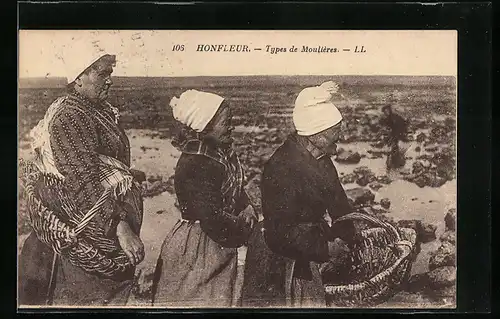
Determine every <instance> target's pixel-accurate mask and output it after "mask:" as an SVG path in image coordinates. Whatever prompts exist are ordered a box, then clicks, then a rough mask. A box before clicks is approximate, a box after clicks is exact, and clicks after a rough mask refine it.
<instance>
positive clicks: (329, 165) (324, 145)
mask: <svg viewBox="0 0 500 319" xmlns="http://www.w3.org/2000/svg"><path fill="white" fill-rule="evenodd" d="M337 92H338V85H337V84H336V83H334V82H331V81H329V82H326V83H323V84H321V85H318V86H314V87H308V88H305V89H303V90H302V91H301V92H300V93H299V95H298V96H297V98H296V100H295V107H294V110H293V122H294V126H295V132H294V133H292V134H290V135H289V137H288V138H287V140H286V141H285V142H284V143H283V145H281V146H280V147H279V148H278V149H277V150H276V151H275V152H274V154H273V155H272V156H271V158H270V159H269V160H268V162H267V163H266V164H265V166H264V171H263V174H262V184H261V192H262V212H263V215H264V222H263V228H261V229H260V230H261V231H259V232H255V234H256V236H255V238H256V239H255V240H252V241H251V242H250V243H249V245H248V252H247V255H246V262H245V267H246V269H245V278H244V284H243V288H242V304H243V307H245V308H253V307H296V308H306V307H313V308H317V307H325V306H326V299H325V291H324V288H323V283H322V276H321V273H320V268H319V266H320V265H321V264H322V263H324V262H326V261H328V260H329V259H330V258H332V256H334V257H335V258H337V257H338V256H340V252H342V250H343V249H344V248H346V246H345V245H343V242H342V241H341V240H340V239H344V240H345V241H349V240H350V239H351V238H353V236H354V234H355V229H354V226H353V224H352V223H349V222H344V223H342V224H341V223H336V224H333V225H332V221H335V220H336V219H337V218H338V217H340V216H343V215H345V214H347V213H350V212H351V207H350V204H349V202H348V199H347V196H346V194H345V191H344V189H343V187H342V185H341V183H340V180H339V177H338V174H337V170H336V168H335V166H334V164H333V162H332V160H331V156H332V155H334V154H335V153H336V148H337V145H336V143H337V142H338V140H339V138H340V134H341V132H342V122H343V117H342V114H341V113H340V111H339V109H337V107H336V106H335V105H334V104H333V103H332V101H331V99H332V96H333V95H334V94H336V93H337ZM257 235H260V237H258V236H257ZM339 238H340V239H339ZM333 242H335V244H333ZM330 248H331V249H330ZM337 248H338V249H337ZM337 253H339V254H338V255H337ZM329 254H330V255H329Z"/></svg>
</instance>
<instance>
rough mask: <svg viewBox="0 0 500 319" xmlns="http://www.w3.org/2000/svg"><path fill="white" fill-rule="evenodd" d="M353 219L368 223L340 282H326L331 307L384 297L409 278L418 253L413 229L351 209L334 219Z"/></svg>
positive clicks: (358, 304)
mask: <svg viewBox="0 0 500 319" xmlns="http://www.w3.org/2000/svg"><path fill="white" fill-rule="evenodd" d="M344 220H352V221H356V222H365V223H369V224H371V225H372V226H374V227H373V228H368V229H365V230H363V231H361V235H360V236H359V237H358V238H357V239H356V240H355V241H354V243H353V245H352V247H351V252H350V259H351V262H352V267H350V270H349V272H348V274H346V275H345V277H344V278H345V280H344V282H342V283H336V284H330V283H328V284H325V292H326V298H327V304H328V305H329V306H331V307H350V308H352V307H371V306H375V305H378V304H380V303H383V302H385V301H387V300H388V299H389V298H390V297H392V296H393V295H394V294H396V293H397V292H398V291H399V290H400V289H401V287H402V286H403V285H404V284H405V283H406V282H407V281H408V280H409V277H410V274H411V266H412V264H413V262H414V260H415V257H416V255H417V253H418V249H417V241H416V237H417V236H416V233H415V231H414V230H413V229H408V228H396V227H394V226H393V225H391V224H389V223H386V222H383V221H381V220H379V219H377V218H375V217H372V216H369V215H366V214H362V213H352V214H348V215H346V216H343V217H342V218H339V219H337V220H336V221H335V222H336V223H337V222H341V221H344Z"/></svg>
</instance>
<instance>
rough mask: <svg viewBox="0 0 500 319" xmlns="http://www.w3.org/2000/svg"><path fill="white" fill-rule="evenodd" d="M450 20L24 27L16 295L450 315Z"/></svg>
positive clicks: (60, 303)
mask: <svg viewBox="0 0 500 319" xmlns="http://www.w3.org/2000/svg"><path fill="white" fill-rule="evenodd" d="M457 63H458V62H457V32H456V31H453V30H390V31H389V30H384V31H382V30H380V31H377V30H342V31H340V30H329V31H326V30H314V31H313V30H311V31H307V30H300V31H299V30H287V31H282V30H273V31H270V30H266V31H264V30H253V31H242V30H240V31H236V30H217V31H215V30H203V31H202V30H196V31H195V30H20V31H19V60H18V70H19V71H18V74H19V78H18V88H19V89H18V127H19V128H18V167H19V170H18V185H19V186H18V213H17V221H18V223H17V225H18V227H17V234H18V240H17V243H18V259H17V265H18V267H17V270H18V271H17V303H18V308H19V309H33V308H46V309H49V310H50V309H51V308H90V307H95V308H108V307H112V308H128V309H134V308H139V309H143V308H154V309H167V310H168V309H198V308H200V309H206V308H231V309H238V308H265V309H268V308H294V309H305V308H308V309H311V308H313V309H315V308H321V309H325V308H326V309H328V308H331V309H335V308H351V309H359V308H384V309H404V308H412V309H430V308H434V309H435V308H447V309H455V308H456V273H457V267H460V266H459V265H457V262H456V251H457V245H459V244H460V243H459V242H457V240H456V229H457V222H456V220H457V213H456V212H457V210H456V208H457V168H456V166H457V124H456V123H457V85H458V83H457V68H458V67H457Z"/></svg>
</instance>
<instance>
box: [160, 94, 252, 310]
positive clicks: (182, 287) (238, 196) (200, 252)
mask: <svg viewBox="0 0 500 319" xmlns="http://www.w3.org/2000/svg"><path fill="white" fill-rule="evenodd" d="M170 105H171V107H172V111H173V115H174V118H175V119H176V120H177V121H178V122H179V124H180V125H181V126H182V127H183V129H182V130H181V132H180V134H179V135H178V136H177V138H176V140H175V142H174V143H173V144H174V145H175V146H176V147H177V148H178V149H179V150H180V151H181V152H182V155H181V157H180V158H179V161H178V163H177V166H176V170H175V191H176V195H177V198H178V201H179V205H180V209H181V216H182V217H181V219H180V220H179V221H178V222H177V223H176V225H175V226H174V228H173V230H172V231H171V232H170V233H169V234H168V235H167V236H166V238H165V241H164V243H163V245H162V249H161V253H160V256H159V258H158V263H157V268H156V272H155V279H154V287H153V305H154V306H164V307H230V306H232V299H233V290H234V284H235V279H236V271H237V248H238V247H240V246H242V245H244V244H245V243H246V241H247V240H248V237H249V235H250V234H251V231H252V229H253V225H254V223H255V222H256V219H257V218H256V215H255V212H254V209H253V207H252V205H251V204H250V201H249V199H248V196H247V194H246V193H245V191H244V189H243V170H242V167H241V164H240V162H239V159H238V157H237V155H236V154H235V152H234V151H233V148H232V141H233V140H232V138H231V132H232V130H233V127H232V126H231V109H230V107H229V103H228V101H227V100H225V99H224V98H222V97H220V96H218V95H216V94H212V93H207V92H200V91H196V90H188V91H186V92H184V93H183V94H181V96H180V97H179V98H177V97H174V98H173V99H172V101H171V102H170Z"/></svg>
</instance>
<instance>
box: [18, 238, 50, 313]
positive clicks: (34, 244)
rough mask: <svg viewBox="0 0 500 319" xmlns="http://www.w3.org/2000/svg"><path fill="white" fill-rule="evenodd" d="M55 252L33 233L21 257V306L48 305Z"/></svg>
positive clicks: (19, 290) (19, 297) (19, 274)
mask: <svg viewBox="0 0 500 319" xmlns="http://www.w3.org/2000/svg"><path fill="white" fill-rule="evenodd" d="M53 259H54V251H53V250H52V248H50V247H49V246H48V245H46V244H44V243H42V242H41V241H40V240H39V239H38V238H37V237H36V235H35V233H33V232H32V233H31V234H30V235H29V236H28V237H27V238H26V240H25V241H24V245H23V248H22V250H21V254H20V256H19V270H18V271H19V273H18V276H19V285H18V303H19V306H42V305H46V304H47V299H48V297H49V282H50V274H51V270H52V262H53Z"/></svg>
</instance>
